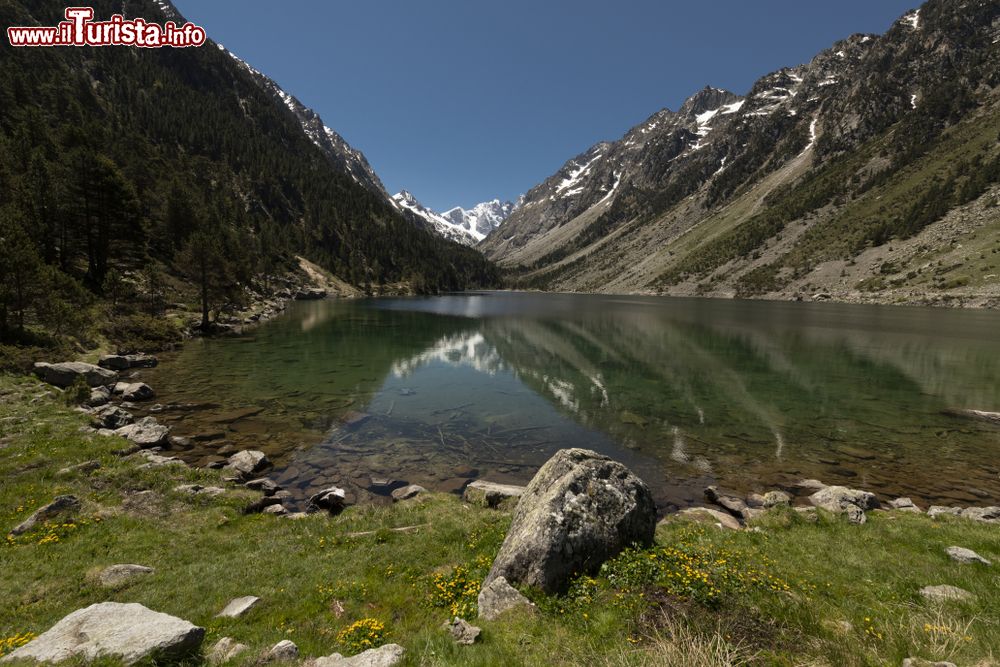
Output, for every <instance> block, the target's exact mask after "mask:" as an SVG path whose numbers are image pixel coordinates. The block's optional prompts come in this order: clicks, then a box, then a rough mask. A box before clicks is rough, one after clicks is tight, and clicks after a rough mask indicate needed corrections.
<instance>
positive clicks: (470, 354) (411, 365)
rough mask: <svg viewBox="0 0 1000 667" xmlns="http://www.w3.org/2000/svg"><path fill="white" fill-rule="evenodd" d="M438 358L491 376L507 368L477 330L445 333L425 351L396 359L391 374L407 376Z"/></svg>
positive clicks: (438, 360) (440, 360)
mask: <svg viewBox="0 0 1000 667" xmlns="http://www.w3.org/2000/svg"><path fill="white" fill-rule="evenodd" d="M435 361H437V362H441V363H445V364H448V365H450V366H469V367H471V368H474V369H475V370H477V371H480V372H482V373H486V374H488V375H495V374H496V373H497V372H499V371H502V370H504V368H506V364H505V363H504V361H503V359H501V358H500V354H499V353H498V352H497V350H496V348H495V347H493V346H492V345H490V344H489V343H488V342H486V338H484V337H483V335H482V334H481V333H478V332H476V333H462V334H456V335H452V336H444V337H442V338H441V339H440V340H439V341H438V342H436V343H435V344H434V345H431V346H430V347H429V348H427V349H426V350H424V351H423V352H421V353H419V354H415V355H413V356H412V357H410V358H409V359H403V360H401V361H397V362H395V363H394V364H393V365H392V374H393V375H395V376H396V377H406V376H408V375H410V374H411V373H413V372H414V371H416V370H418V369H420V368H421V367H422V366H426V365H427V364H429V363H432V362H435Z"/></svg>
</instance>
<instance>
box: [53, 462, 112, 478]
mask: <svg viewBox="0 0 1000 667" xmlns="http://www.w3.org/2000/svg"><path fill="white" fill-rule="evenodd" d="M100 467H101V462H100V461H84V462H83V463H77V464H76V465H75V466H69V467H68V468H63V469H61V470H60V471H59V472H57V473H56V477H67V476H69V475H73V474H75V473H78V472H93V471H94V470H99V469H100Z"/></svg>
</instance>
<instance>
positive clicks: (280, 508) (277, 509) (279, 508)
mask: <svg viewBox="0 0 1000 667" xmlns="http://www.w3.org/2000/svg"><path fill="white" fill-rule="evenodd" d="M261 513H262V514H273V515H275V516H285V515H286V514H288V509H287V508H286V507H285V506H284V505H281V504H280V503H279V504H276V505H268V506H267V507H265V508H264V509H262V510H261Z"/></svg>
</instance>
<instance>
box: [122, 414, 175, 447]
mask: <svg viewBox="0 0 1000 667" xmlns="http://www.w3.org/2000/svg"><path fill="white" fill-rule="evenodd" d="M115 434H116V435H120V436H122V437H123V438H128V439H129V440H130V441H132V442H133V443H135V444H136V446H138V447H141V448H142V449H150V448H152V447H163V446H164V445H166V444H167V437H168V436H169V435H170V427H168V426H164V425H163V424H160V423H159V422H157V421H156V420H155V419H154V418H152V417H143V418H142V419H140V420H139V421H137V422H136V423H134V424H130V425H129V426H123V427H122V428H119V429H115Z"/></svg>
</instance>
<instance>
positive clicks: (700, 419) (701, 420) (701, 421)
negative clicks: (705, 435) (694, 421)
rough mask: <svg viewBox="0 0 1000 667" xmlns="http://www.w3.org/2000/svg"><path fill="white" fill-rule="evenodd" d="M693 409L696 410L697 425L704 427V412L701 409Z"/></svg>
mask: <svg viewBox="0 0 1000 667" xmlns="http://www.w3.org/2000/svg"><path fill="white" fill-rule="evenodd" d="M695 409H696V410H698V423H699V424H701V425H702V426H704V425H705V411H704V410H702V409H701V408H698V407H696V408H695Z"/></svg>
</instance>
